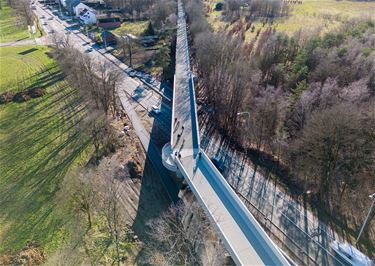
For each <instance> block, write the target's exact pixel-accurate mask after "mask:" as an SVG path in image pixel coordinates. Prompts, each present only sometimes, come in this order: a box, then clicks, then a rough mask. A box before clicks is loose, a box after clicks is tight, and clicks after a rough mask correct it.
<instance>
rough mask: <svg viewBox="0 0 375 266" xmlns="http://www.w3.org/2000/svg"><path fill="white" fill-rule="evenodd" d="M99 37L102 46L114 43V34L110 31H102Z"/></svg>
mask: <svg viewBox="0 0 375 266" xmlns="http://www.w3.org/2000/svg"><path fill="white" fill-rule="evenodd" d="M100 37H101V39H102V41H103V43H104V46H105V47H107V46H108V45H111V44H116V36H115V35H114V34H113V33H111V32H110V31H107V30H105V31H103V32H102V33H101V34H100Z"/></svg>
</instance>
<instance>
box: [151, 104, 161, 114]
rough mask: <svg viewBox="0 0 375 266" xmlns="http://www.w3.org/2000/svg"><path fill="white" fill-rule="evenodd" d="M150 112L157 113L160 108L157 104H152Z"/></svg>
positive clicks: (159, 111)
mask: <svg viewBox="0 0 375 266" xmlns="http://www.w3.org/2000/svg"><path fill="white" fill-rule="evenodd" d="M151 112H153V113H154V114H156V115H158V114H160V113H161V110H160V106H157V105H153V106H152V107H151Z"/></svg>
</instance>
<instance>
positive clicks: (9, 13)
mask: <svg viewBox="0 0 375 266" xmlns="http://www.w3.org/2000/svg"><path fill="white" fill-rule="evenodd" d="M0 1H2V2H1V4H2V9H0V43H1V42H11V41H17V40H23V39H29V37H30V36H29V33H28V31H27V27H26V26H21V27H20V26H18V25H17V23H16V22H17V19H16V17H15V14H14V10H13V9H12V8H10V7H9V6H8V5H7V4H6V1H3V0H0ZM39 36H40V35H39V32H38V33H36V34H34V35H33V36H32V37H39Z"/></svg>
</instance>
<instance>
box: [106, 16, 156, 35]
mask: <svg viewBox="0 0 375 266" xmlns="http://www.w3.org/2000/svg"><path fill="white" fill-rule="evenodd" d="M148 23H149V21H148V20H145V21H135V22H127V21H126V22H123V23H122V24H121V27H119V28H117V29H114V30H113V32H114V33H115V34H120V33H122V32H126V33H127V34H133V35H134V36H141V35H142V34H143V33H144V32H145V30H146V29H147V26H148Z"/></svg>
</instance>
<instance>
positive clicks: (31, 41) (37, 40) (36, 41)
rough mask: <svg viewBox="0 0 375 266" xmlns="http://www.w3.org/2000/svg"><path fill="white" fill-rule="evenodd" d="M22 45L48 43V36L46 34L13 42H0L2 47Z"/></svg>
mask: <svg viewBox="0 0 375 266" xmlns="http://www.w3.org/2000/svg"><path fill="white" fill-rule="evenodd" d="M22 45H47V38H46V37H45V36H43V37H40V38H35V39H27V40H19V41H13V42H3V43H0V47H5V46H22Z"/></svg>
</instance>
